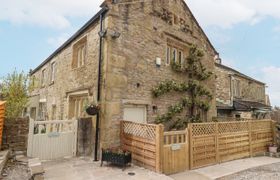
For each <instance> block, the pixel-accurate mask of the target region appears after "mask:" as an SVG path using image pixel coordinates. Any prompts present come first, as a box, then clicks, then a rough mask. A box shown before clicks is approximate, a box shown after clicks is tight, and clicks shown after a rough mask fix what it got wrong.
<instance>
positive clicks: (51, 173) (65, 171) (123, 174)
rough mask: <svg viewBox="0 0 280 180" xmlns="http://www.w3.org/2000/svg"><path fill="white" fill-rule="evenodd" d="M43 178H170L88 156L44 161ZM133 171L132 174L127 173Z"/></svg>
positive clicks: (164, 179)
mask: <svg viewBox="0 0 280 180" xmlns="http://www.w3.org/2000/svg"><path fill="white" fill-rule="evenodd" d="M43 165H44V169H45V176H44V177H45V180H101V179H102V180H158V179H159V180H172V179H171V178H170V177H168V176H165V175H161V174H157V173H154V172H152V171H149V170H147V169H144V168H140V167H137V166H133V167H128V168H127V169H125V171H122V169H120V168H117V167H109V166H107V165H106V163H104V166H103V167H100V162H93V161H92V160H91V159H89V158H84V159H83V158H75V159H68V160H67V159H64V160H59V161H50V162H44V163H43ZM128 172H134V173H135V175H134V176H130V175H128Z"/></svg>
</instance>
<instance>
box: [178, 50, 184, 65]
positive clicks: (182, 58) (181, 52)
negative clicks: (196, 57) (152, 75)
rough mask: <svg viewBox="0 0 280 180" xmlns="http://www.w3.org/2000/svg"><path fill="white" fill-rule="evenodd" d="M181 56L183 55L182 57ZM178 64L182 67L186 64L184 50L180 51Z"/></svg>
mask: <svg viewBox="0 0 280 180" xmlns="http://www.w3.org/2000/svg"><path fill="white" fill-rule="evenodd" d="M180 55H181V57H180ZM180 61H181V62H180ZM178 63H180V65H181V67H183V64H184V53H183V51H182V50H179V51H178Z"/></svg>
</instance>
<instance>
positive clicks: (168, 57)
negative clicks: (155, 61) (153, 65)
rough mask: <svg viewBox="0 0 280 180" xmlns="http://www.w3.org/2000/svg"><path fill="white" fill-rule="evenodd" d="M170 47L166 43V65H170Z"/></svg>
mask: <svg viewBox="0 0 280 180" xmlns="http://www.w3.org/2000/svg"><path fill="white" fill-rule="evenodd" d="M171 49H172V48H171V47H170V46H168V45H167V47H166V65H170V61H171Z"/></svg>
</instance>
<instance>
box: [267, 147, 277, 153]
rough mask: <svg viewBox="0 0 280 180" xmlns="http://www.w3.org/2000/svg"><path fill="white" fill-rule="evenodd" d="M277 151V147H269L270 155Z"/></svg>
mask: <svg viewBox="0 0 280 180" xmlns="http://www.w3.org/2000/svg"><path fill="white" fill-rule="evenodd" d="M277 149H278V147H276V146H270V147H268V150H269V152H270V153H277Z"/></svg>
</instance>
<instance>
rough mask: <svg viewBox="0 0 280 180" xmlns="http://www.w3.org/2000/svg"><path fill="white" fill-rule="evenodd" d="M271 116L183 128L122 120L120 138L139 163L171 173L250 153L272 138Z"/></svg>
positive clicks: (262, 146)
mask: <svg viewBox="0 0 280 180" xmlns="http://www.w3.org/2000/svg"><path fill="white" fill-rule="evenodd" d="M273 127H274V122H273V121H271V120H255V121H233V122H216V123H215V122H214V123H197V124H189V126H188V128H187V129H186V130H184V131H171V132H163V126H162V125H152V124H137V123H132V122H127V121H122V122H121V142H122V147H123V148H124V149H125V150H128V151H131V152H132V158H133V159H134V161H135V162H137V164H138V165H142V166H144V167H146V168H149V169H152V170H155V171H157V172H163V173H165V174H174V173H178V172H182V171H185V170H189V169H195V168H199V167H204V166H208V165H213V164H218V163H222V162H226V161H230V160H235V159H240V158H244V157H250V156H254V155H257V154H258V153H263V152H266V151H267V145H268V144H269V143H272V142H273V141H274V139H273V138H274V133H273V129H274V128H273Z"/></svg>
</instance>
